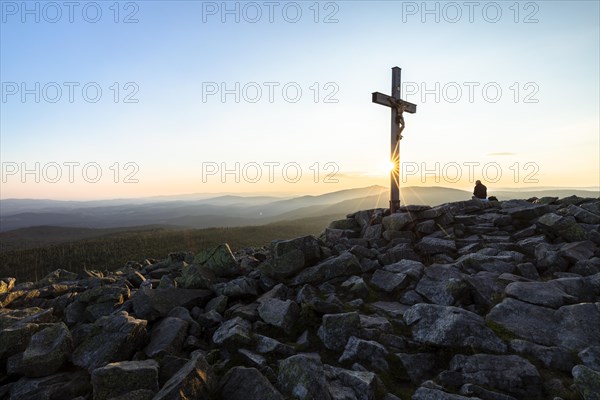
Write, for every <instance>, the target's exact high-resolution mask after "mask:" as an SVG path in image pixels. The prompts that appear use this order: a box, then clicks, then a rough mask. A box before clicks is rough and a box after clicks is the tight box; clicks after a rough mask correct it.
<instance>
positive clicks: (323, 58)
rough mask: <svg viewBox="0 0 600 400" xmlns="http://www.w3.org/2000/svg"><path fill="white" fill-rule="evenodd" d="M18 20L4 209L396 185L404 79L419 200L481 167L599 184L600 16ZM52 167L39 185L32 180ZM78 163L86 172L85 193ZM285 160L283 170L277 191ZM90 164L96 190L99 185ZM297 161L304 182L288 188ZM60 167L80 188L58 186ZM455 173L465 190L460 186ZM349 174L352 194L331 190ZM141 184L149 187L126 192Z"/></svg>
mask: <svg viewBox="0 0 600 400" xmlns="http://www.w3.org/2000/svg"><path fill="white" fill-rule="evenodd" d="M0 3H1V5H2V7H1V11H2V20H1V21H2V22H1V26H0V33H1V37H0V47H1V50H0V57H1V60H0V67H1V81H2V99H1V100H2V101H1V103H0V106H1V107H2V110H1V122H0V129H1V137H0V145H1V149H0V157H1V160H2V166H3V170H2V175H3V176H2V179H3V182H2V190H1V193H0V197H1V198H9V197H34V198H35V197H37V198H112V197H136V196H147V195H159V194H174V193H191V192H215V193H216V192H242V193H250V192H251V193H322V192H328V191H333V190H340V189H344V188H347V187H353V186H365V185H369V184H384V185H385V184H387V181H388V179H387V177H386V173H387V172H386V166H387V156H388V151H389V110H388V109H386V108H384V107H381V106H379V105H375V104H372V103H371V99H370V94H371V92H373V91H381V92H385V93H389V91H390V79H391V71H390V68H391V67H393V66H396V65H397V66H400V67H402V68H403V81H404V82H405V83H406V84H408V85H409V86H407V87H405V98H406V100H408V101H411V102H413V103H416V104H417V105H418V113H417V114H415V115H408V116H407V117H406V120H407V128H406V130H405V132H404V139H403V140H402V146H401V161H402V162H404V163H406V164H405V165H406V168H407V172H408V173H407V174H405V181H404V182H403V184H416V185H441V186H450V187H457V188H468V187H471V186H472V182H471V179H468V177H467V172H468V165H475V164H477V163H478V164H477V165H476V166H474V167H473V168H474V173H475V175H477V177H482V176H483V177H484V178H490V179H489V181H491V182H490V185H488V186H491V187H493V186H496V187H535V186H536V185H537V186H540V187H541V186H568V187H575V186H577V187H589V186H595V187H597V186H599V185H600V176H599V170H600V158H599V157H600V156H599V153H600V144H599V109H600V104H599V97H600V95H599V87H600V84H599V75H600V74H599V69H600V67H599V48H600V43H599V41H600V40H599V37H600V32H599V12H600V11H599V2H597V1H538V2H514V1H507V2H503V1H501V2H475V3H474V8H473V9H472V10H471V11H473V14H472V21H470V16H469V11H470V10H469V8H468V7H467V6H465V3H464V2H427V3H424V2H420V1H419V2H400V1H398V2H394V1H385V2H367V1H336V2H315V1H307V2H302V1H301V2H271V3H269V2H261V1H259V2H227V3H226V5H225V7H227V9H229V10H236V9H237V17H238V18H239V22H236V12H235V11H234V12H233V13H230V14H222V12H223V10H224V8H223V7H224V6H223V5H224V4H225V3H223V2H202V1H169V2H167V1H136V2H115V1H106V2H104V1H99V2H96V3H93V2H76V7H74V9H73V22H72V23H71V22H70V21H69V9H68V8H67V7H66V6H64V5H63V2H36V1H30V2H26V4H27V5H26V7H27V9H28V10H33V11H32V13H29V14H27V13H24V9H23V6H22V4H24V3H22V2H12V1H4V0H3V1H1V2H0ZM115 4H116V6H115ZM269 4H271V5H270V6H269ZM36 7H37V8H36ZM269 7H273V8H272V10H273V20H272V21H270V20H269V10H270V9H269ZM425 8H427V10H428V11H429V13H426V12H425V11H427V10H425ZM57 9H60V12H61V13H62V16H60V17H59V16H58V15H57V14H56V10H57ZM84 9H85V10H86V13H83V10H84ZM98 9H99V10H101V15H99V16H98V18H97V19H98V21H97V22H95V23H92V22H90V21H92V20H93V19H94V18H96V13H95V12H96V11H97V10H98ZM117 9H118V15H116V14H115V11H116V10H117ZM256 10H260V12H261V14H262V15H261V17H260V18H258V17H257V14H256ZM284 10H286V11H285V12H284ZM298 10H300V11H301V16H300V15H298V14H296V12H297V11H298ZM317 10H318V15H316V14H315V13H316V11H317ZM498 10H500V12H501V14H497V11H498ZM457 11H458V12H460V13H461V15H460V17H459V15H458V14H457ZM36 13H37V14H38V15H36ZM127 16H129V18H130V19H131V20H137V22H133V23H125V22H124V20H125V19H126V18H127ZM36 17H39V22H36V20H35V18H36ZM327 17H328V18H327ZM115 18H117V20H118V22H115ZM222 18H225V20H224V22H223V20H222ZM315 18H316V19H317V22H315ZM436 18H437V19H438V21H436ZM53 19H56V20H57V22H55V23H52V22H50V21H51V20H53ZM86 19H87V20H86ZM253 19H256V20H257V22H252V20H253ZM295 19H296V20H297V21H296V22H293V21H294V20H295ZM326 19H328V21H327V22H328V23H326V22H325V20H326ZM515 21H516V22H515ZM130 22H132V21H130ZM36 82H38V83H39V85H40V86H39V87H40V89H39V91H37V92H38V94H39V95H40V101H39V103H38V102H36V101H35V94H28V95H26V96H25V98H24V100H25V101H24V102H23V101H22V100H23V99H22V98H21V89H22V88H23V86H22V85H24V86H25V87H26V88H28V89H30V90H32V89H33V92H36V90H35V88H36V86H35V84H36ZM53 82H55V83H53ZM65 82H74V83H73V84H70V85H73V86H72V87H73V88H74V92H73V102H70V101H69V98H68V97H69V96H68V88H69V86H67V84H65ZM265 82H267V83H268V84H265ZM115 83H116V86H114V85H115ZM236 83H238V84H239V90H238V91H237V95H238V96H239V97H240V99H239V102H236V101H235V100H236V99H235V96H236V93H230V94H228V95H226V96H225V98H224V100H225V101H222V99H221V96H220V93H217V94H214V95H210V94H207V92H206V90H207V89H209V88H213V89H214V88H215V87H216V88H218V90H219V91H220V90H221V88H222V87H226V88H228V89H229V90H231V91H233V92H236ZM465 83H468V85H471V86H468V85H467V84H465ZM86 84H88V86H89V87H91V89H89V90H91V92H88V94H89V93H92V94H91V95H90V96H91V97H93V96H94V93H95V92H94V90H95V89H94V88H95V87H99V88H100V89H101V90H102V95H101V96H100V97H99V100H98V101H97V102H95V103H94V102H90V101H88V100H89V99H90V98H88V100H86V98H85V97H84V94H83V93H82V90H81V89H82V87H83V86H84V85H86ZM269 85H271V86H269ZM436 85H437V86H436ZM56 86H59V87H60V88H61V90H62V96H61V97H60V98H59V99H58V101H56V102H55V103H52V102H50V101H48V100H49V99H50V100H52V99H54V98H56V97H57V95H56V93H57V92H56V91H55V89H56ZM44 87H45V88H46V89H44ZM256 87H259V88H260V90H261V92H262V96H261V97H260V98H259V99H258V100H257V101H256V102H253V100H255V99H256V95H257V92H256ZM269 87H272V88H273V99H272V100H273V101H272V102H271V101H269V96H268V94H269ZM283 87H286V88H287V90H288V91H287V92H285V93H284V92H283V90H282V88H283ZM469 87H472V88H473V98H472V101H469V99H468V97H469V96H468V94H469ZM484 87H485V88H487V89H486V90H487V92H484V91H483V88H484ZM15 88H17V89H15ZM117 88H118V93H117ZM297 88H300V90H301V91H302V93H301V95H298V96H296V89H297ZM436 88H437V89H436ZM457 88H458V90H460V91H461V92H460V94H461V97H460V99H458V94H459V92H457ZM498 88H499V89H500V90H501V93H498V92H496V90H497V89H498ZM423 89H427V90H429V94H427V95H425V96H422V93H423ZM15 90H17V92H16V93H14V94H13V92H14V91H15ZM44 90H46V91H44ZM317 90H318V93H317ZM411 90H412V92H411ZM416 90H417V91H418V92H417V93H413V92H414V91H416ZM497 94H498V95H497ZM127 95H131V97H130V98H129V100H137V102H136V103H128V102H125V100H126V99H127V97H126V96H127ZM328 95H329V97H327V96H328ZM436 95H437V96H438V97H439V98H438V99H436V98H435V97H436ZM115 96H116V100H117V102H115V101H114V100H115ZM286 96H288V97H286ZM486 96H487V97H486ZM203 97H204V99H203ZM294 99H297V102H292V100H294ZM457 99H458V100H457ZM495 100H497V101H495ZM329 101H336V102H329ZM36 162H37V163H39V165H40V167H39V169H40V173H39V174H38V175H40V176H39V182H35V178H36V176H35V173H31V174H28V175H24V176H22V175H21V172H22V169H23V168H28V169H33V170H35V168H36V167H35V165H36V164H35V163H36ZM65 162H66V163H68V162H74V163H79V164H78V166H77V167H76V168H75V170H74V176H73V179H72V182H69V180H68V179H67V176H66V175H67V172H68V170H67V167H66V166H65V164H64V163H65ZM269 162H278V163H280V165H279V166H278V167H277V168H276V169H275V170H274V174H273V175H274V176H273V180H272V182H269V180H268V179H267V178H266V174H267V172H268V169H267V167H266V166H265V163H269ZM89 163H95V164H94V165H95V167H94V168H96V170H98V169H99V170H100V171H101V172H102V179H99V180H98V182H95V183H91V182H89V181H92V180H94V179H90V178H89V177H88V179H87V180H86V179H84V178H83V176H82V174H83V173H82V171H81V168H82V167H83V166H84V165H87V164H89ZM115 163H119V164H118V167H117V166H115ZM126 163H130V164H128V165H129V166H130V167H128V168H125V167H124V165H125V164H126ZM207 163H210V165H217V166H219V168H220V169H221V167H225V168H229V169H235V163H240V167H239V168H240V175H241V176H240V179H238V181H239V182H236V179H235V178H236V177H235V174H229V175H225V176H224V177H221V176H220V173H217V174H215V175H210V176H203V166H204V172H205V173H206V168H207V165H208V164H207ZM213 163H216V164H213ZM252 163H254V164H252ZM315 163H318V166H317V165H316V164H315ZM326 163H331V164H328V165H329V167H328V168H327V169H326V168H324V165H325V164H326ZM436 163H439V164H436ZM133 164H134V165H135V166H136V167H135V168H134V167H131V165H133ZM287 164H294V165H296V167H295V168H297V167H298V166H299V167H300V171H301V172H302V179H301V180H299V181H298V182H289V181H293V180H294V179H285V178H286V177H285V176H283V175H284V173H283V171H282V170H281V168H280V167H282V166H285V165H287ZM56 165H58V166H59V167H60V168H61V170H60V172H61V173H62V175H61V177H62V178H61V179H58V180H57V181H56V182H51V181H53V180H56V179H52V178H53V177H55V175H56V174H55V173H54V171H56ZM256 165H259V166H260V167H261V172H262V174H263V179H260V181H258V182H250V180H251V179H249V178H248V177H246V176H245V175H244V174H243V173H242V172H243V171H242V170H243V168H244V167H245V166H247V167H248V169H247V170H245V171H246V172H248V174H250V172H251V171H253V169H252V168H255V166H256ZM331 165H334V166H333V167H332V166H331ZM489 165H491V169H488V170H486V171H484V170H483V168H484V166H489ZM457 166H458V167H459V168H460V170H459V172H460V173H461V174H462V175H461V179H458V180H456V179H453V178H448V177H447V176H445V175H447V174H449V175H452V176H454V175H456V174H455V171H456V168H457ZM15 168H17V170H15ZM44 168H46V169H44ZM415 168H417V171H416V172H415ZM92 170H93V169H92ZM117 170H118V171H119V175H118V177H117V176H116V175H115V172H116V171H117ZM315 170H319V176H318V183H315V182H314V178H315V176H314V172H315ZM249 171H250V172H249ZM332 171H333V172H335V178H336V179H337V182H333V183H331V182H330V183H323V179H324V178H323V177H324V176H325V175H326V174H327V173H328V172H332ZM424 171H425V172H426V171H429V173H428V174H425V175H424V176H422V172H424ZM490 171H491V172H495V171H499V172H501V174H502V177H501V178H499V179H497V180H496V179H493V178H495V177H494V176H493V175H494V174H493V173H491V172H490ZM517 171H518V174H517ZM88 172H89V171H88ZM92 172H93V171H92ZM129 172H133V173H134V175H133V178H134V179H137V183H125V182H123V181H124V176H125V175H126V174H127V173H129ZM219 172H220V171H219ZM250 175H251V174H250ZM517 175H518V176H517ZM527 175H530V176H529V179H525V177H526V176H527ZM245 178H247V179H245ZM115 180H116V181H117V182H115ZM484 180H485V179H484Z"/></svg>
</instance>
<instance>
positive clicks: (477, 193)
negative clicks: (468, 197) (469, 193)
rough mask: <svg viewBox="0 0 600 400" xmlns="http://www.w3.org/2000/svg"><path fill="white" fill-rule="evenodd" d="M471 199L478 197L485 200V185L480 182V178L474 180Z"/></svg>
mask: <svg viewBox="0 0 600 400" xmlns="http://www.w3.org/2000/svg"><path fill="white" fill-rule="evenodd" d="M473 199H479V200H484V201H487V187H486V186H485V185H484V184H483V183H481V181H480V180H477V181H476V182H475V188H474V189H473Z"/></svg>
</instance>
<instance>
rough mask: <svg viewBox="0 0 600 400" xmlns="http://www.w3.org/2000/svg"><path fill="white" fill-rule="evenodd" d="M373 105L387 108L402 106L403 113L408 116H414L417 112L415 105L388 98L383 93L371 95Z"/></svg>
mask: <svg viewBox="0 0 600 400" xmlns="http://www.w3.org/2000/svg"><path fill="white" fill-rule="evenodd" d="M373 103H377V104H381V105H382V106H387V107H395V106H397V105H403V106H404V111H406V112H407V113H410V114H414V113H416V112H417V105H416V104H413V103H409V102H408V101H404V100H400V99H396V98H394V97H391V96H388V95H386V94H383V93H379V92H374V93H373Z"/></svg>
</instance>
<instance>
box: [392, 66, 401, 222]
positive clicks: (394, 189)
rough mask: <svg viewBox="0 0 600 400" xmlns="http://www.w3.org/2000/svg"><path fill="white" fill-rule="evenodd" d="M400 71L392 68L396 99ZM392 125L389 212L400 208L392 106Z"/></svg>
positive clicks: (396, 142) (398, 145)
mask: <svg viewBox="0 0 600 400" xmlns="http://www.w3.org/2000/svg"><path fill="white" fill-rule="evenodd" d="M401 73H402V69H401V68H398V67H394V68H392V92H391V93H392V97H393V98H394V99H396V100H400V99H401V95H402V93H401V89H400V87H401ZM391 114H392V125H391V136H390V139H391V142H390V143H391V148H390V155H391V161H392V164H393V168H392V170H391V171H390V212H391V213H395V212H396V211H398V208H400V140H398V130H399V127H398V122H397V118H398V108H397V107H392V112H391Z"/></svg>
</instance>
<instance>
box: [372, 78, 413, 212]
mask: <svg viewBox="0 0 600 400" xmlns="http://www.w3.org/2000/svg"><path fill="white" fill-rule="evenodd" d="M401 71H402V70H401V69H400V68H398V67H394V68H392V95H391V96H387V95H385V94H382V93H379V92H374V93H373V94H372V96H373V97H372V100H373V103H377V104H381V105H383V106H386V107H390V108H391V111H392V127H391V149H390V150H391V151H390V152H391V161H392V163H393V165H394V167H393V168H392V171H391V173H390V212H391V213H395V212H396V211H398V208H400V140H401V139H402V131H404V127H405V123H404V113H405V112H407V113H410V114H414V113H416V112H417V105H416V104H413V103H409V102H408V101H404V100H402V99H401V97H402V91H401V81H400V72H401Z"/></svg>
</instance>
